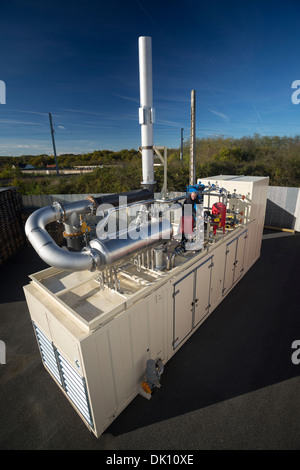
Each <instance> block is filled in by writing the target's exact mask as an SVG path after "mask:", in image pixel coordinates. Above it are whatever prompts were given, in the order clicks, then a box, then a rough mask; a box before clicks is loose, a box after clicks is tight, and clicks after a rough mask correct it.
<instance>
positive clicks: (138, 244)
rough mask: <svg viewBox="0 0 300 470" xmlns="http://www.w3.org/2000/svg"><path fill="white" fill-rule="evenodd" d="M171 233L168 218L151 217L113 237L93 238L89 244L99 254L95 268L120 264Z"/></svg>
mask: <svg viewBox="0 0 300 470" xmlns="http://www.w3.org/2000/svg"><path fill="white" fill-rule="evenodd" d="M172 234H173V230H172V225H171V223H170V221H169V220H168V219H165V218H161V219H155V220H153V219H152V220H151V221H149V222H147V223H144V224H141V225H139V226H133V227H129V229H126V230H123V231H121V232H118V233H117V234H116V235H115V236H114V237H113V238H107V239H105V240H100V239H99V238H94V239H93V240H91V242H90V246H91V248H93V249H95V250H97V253H98V254H99V255H100V263H99V264H98V266H97V268H98V269H100V270H102V269H106V268H107V266H108V265H113V264H120V263H121V262H122V261H125V260H126V259H127V258H129V257H132V256H134V255H135V254H136V253H138V252H140V251H143V250H147V249H148V248H149V247H153V246H155V245H157V244H161V243H162V241H168V240H170V239H171V237H172Z"/></svg>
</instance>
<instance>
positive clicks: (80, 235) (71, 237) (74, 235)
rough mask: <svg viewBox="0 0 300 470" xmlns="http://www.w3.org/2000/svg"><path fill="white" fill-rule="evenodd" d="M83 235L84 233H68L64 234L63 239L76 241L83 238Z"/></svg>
mask: <svg viewBox="0 0 300 470" xmlns="http://www.w3.org/2000/svg"><path fill="white" fill-rule="evenodd" d="M82 235H83V233H82V232H77V233H67V232H63V237H64V238H68V239H74V238H81V237H82Z"/></svg>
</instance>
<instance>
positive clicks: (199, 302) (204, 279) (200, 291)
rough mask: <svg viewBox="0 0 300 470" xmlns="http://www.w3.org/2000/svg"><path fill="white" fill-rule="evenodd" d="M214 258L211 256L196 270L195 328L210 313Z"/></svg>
mask: <svg viewBox="0 0 300 470" xmlns="http://www.w3.org/2000/svg"><path fill="white" fill-rule="evenodd" d="M212 267H213V258H212V257H210V258H208V260H206V261H205V262H204V263H202V264H201V265H200V266H199V267H198V268H197V269H196V271H195V300H194V302H195V311H194V321H193V327H194V328H195V327H196V326H197V325H198V324H199V323H200V322H201V320H203V318H204V317H206V315H208V313H209V308H210V287H211V273H212Z"/></svg>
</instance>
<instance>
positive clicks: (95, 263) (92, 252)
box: [81, 246, 99, 272]
mask: <svg viewBox="0 0 300 470" xmlns="http://www.w3.org/2000/svg"><path fill="white" fill-rule="evenodd" d="M81 251H82V252H84V253H88V255H90V257H91V259H92V261H93V266H92V267H91V269H89V271H91V272H93V271H95V270H96V269H97V267H98V264H99V254H98V252H97V250H95V249H94V248H91V247H90V246H88V247H84V248H83V249H82V250H81Z"/></svg>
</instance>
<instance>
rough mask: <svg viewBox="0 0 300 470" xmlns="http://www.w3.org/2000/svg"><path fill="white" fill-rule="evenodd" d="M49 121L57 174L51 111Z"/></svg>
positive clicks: (57, 172)
mask: <svg viewBox="0 0 300 470" xmlns="http://www.w3.org/2000/svg"><path fill="white" fill-rule="evenodd" d="M49 121H50V129H51V136H52V144H53V152H54V158H55V165H56V174H57V176H59V171H58V165H57V157H56V147H55V140H54V130H53V125H52V116H51V113H49Z"/></svg>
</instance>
